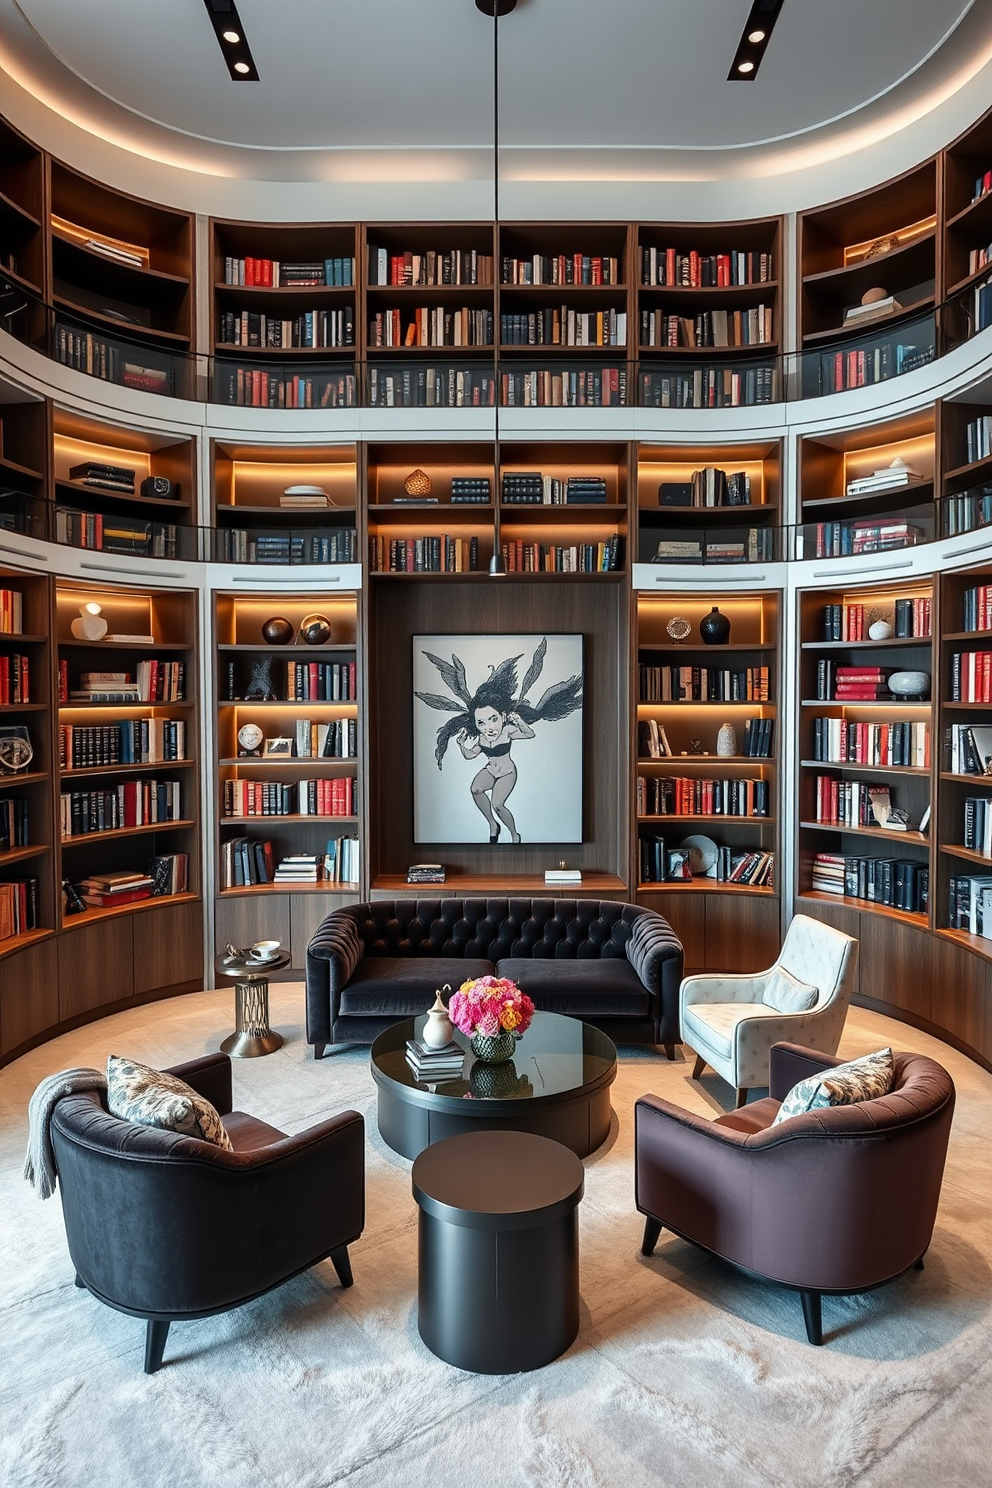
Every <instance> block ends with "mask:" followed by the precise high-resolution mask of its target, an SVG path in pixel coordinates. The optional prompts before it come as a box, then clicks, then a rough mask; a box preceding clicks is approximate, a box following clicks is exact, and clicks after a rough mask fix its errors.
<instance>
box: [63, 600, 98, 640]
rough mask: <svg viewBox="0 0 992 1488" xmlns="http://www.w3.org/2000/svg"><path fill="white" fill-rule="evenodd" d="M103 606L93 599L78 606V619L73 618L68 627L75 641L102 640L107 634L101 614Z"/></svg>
mask: <svg viewBox="0 0 992 1488" xmlns="http://www.w3.org/2000/svg"><path fill="white" fill-rule="evenodd" d="M102 610H103V606H102V605H98V604H97V602H96V600H95V599H91V600H88V601H87V602H86V604H83V605H80V606H79V619H78V620H73V622H72V625H71V627H70V629H71V630H72V633H73V635H74V636H75V637H76V640H77V641H102V640H103V638H104V636H105V635H106V634H107V622H106V620H104V619H103V615H102Z"/></svg>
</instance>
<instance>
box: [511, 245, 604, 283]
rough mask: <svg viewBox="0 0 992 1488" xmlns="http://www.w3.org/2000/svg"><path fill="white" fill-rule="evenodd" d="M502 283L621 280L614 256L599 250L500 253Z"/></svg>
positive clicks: (602, 281)
mask: <svg viewBox="0 0 992 1488" xmlns="http://www.w3.org/2000/svg"><path fill="white" fill-rule="evenodd" d="M500 278H501V283H503V284H552V285H554V284H577V285H599V284H609V285H618V284H619V283H620V282H621V279H622V272H621V268H620V264H619V262H618V260H617V259H616V258H611V257H609V256H608V255H605V254H599V253H557V254H544V253H534V254H532V255H531V256H530V257H529V258H513V257H511V256H509V255H504V257H503V261H502V265H501V275H500Z"/></svg>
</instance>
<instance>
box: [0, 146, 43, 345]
mask: <svg viewBox="0 0 992 1488" xmlns="http://www.w3.org/2000/svg"><path fill="white" fill-rule="evenodd" d="M46 243H47V234H46V231H45V158H44V156H43V154H42V152H41V151H40V150H39V149H38V148H37V146H35V145H33V144H32V143H31V142H30V140H28V139H26V138H25V137H24V135H23V134H21V133H20V132H19V131H18V130H16V129H14V128H13V126H12V125H10V124H8V123H7V122H6V121H5V120H0V273H2V275H3V277H4V280H5V281H6V284H7V285H9V286H10V288H11V290H14V291H16V290H21V289H24V290H27V291H28V295H25V296H24V297H23V298H21V299H17V298H15V297H14V295H13V294H12V295H11V296H10V297H9V298H7V297H5V299H4V307H3V309H4V327H5V329H7V330H10V331H12V332H13V333H14V334H15V335H17V336H21V337H23V339H24V340H26V341H29V342H34V343H36V344H37V343H38V342H39V341H41V339H42V337H43V335H44V331H45V324H44V312H43V311H42V310H41V309H40V307H39V306H38V304H37V303H36V301H35V300H32V299H31V298H29V296H37V298H38V299H44V298H45V293H46V288H47V277H46V258H47V251H46Z"/></svg>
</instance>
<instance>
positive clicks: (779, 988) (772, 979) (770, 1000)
mask: <svg viewBox="0 0 992 1488" xmlns="http://www.w3.org/2000/svg"><path fill="white" fill-rule="evenodd" d="M819 995H820V989H819V988H818V987H811V986H810V984H809V982H801V981H800V980H799V978H798V977H795V976H793V975H792V972H791V971H786V969H785V967H784V966H775V967H773V968H772V970H771V971H770V972H769V973H768V975H767V977H766V978H765V985H764V990H763V991H762V993H761V1000H762V1002H763V1003H764V1004H765V1006H766V1007H770V1008H774V1009H775V1010H776V1012H779V1013H808V1012H809V1010H810V1008H812V1007H815V1006H816V999H817V998H818V997H819Z"/></svg>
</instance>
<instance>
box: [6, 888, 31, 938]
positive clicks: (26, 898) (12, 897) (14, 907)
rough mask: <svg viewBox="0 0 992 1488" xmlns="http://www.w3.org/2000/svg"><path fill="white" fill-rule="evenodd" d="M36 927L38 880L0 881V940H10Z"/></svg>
mask: <svg viewBox="0 0 992 1488" xmlns="http://www.w3.org/2000/svg"><path fill="white" fill-rule="evenodd" d="M37 928H38V880H37V879H36V878H22V879H17V880H15V881H9V882H6V883H0V940H11V939H12V938H13V937H14V936H15V935H23V934H24V933H25V931H27V930H36V929H37Z"/></svg>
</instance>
